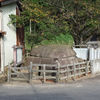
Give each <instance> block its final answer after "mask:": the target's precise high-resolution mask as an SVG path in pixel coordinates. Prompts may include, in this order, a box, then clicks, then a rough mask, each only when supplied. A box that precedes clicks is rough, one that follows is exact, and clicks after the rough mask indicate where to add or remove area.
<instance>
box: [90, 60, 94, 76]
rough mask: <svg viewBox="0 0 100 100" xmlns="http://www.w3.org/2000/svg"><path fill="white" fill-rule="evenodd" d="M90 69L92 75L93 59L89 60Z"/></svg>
mask: <svg viewBox="0 0 100 100" xmlns="http://www.w3.org/2000/svg"><path fill="white" fill-rule="evenodd" d="M90 70H91V74H92V75H93V61H92V60H91V61H90Z"/></svg>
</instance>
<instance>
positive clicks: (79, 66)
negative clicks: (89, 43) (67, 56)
mask: <svg viewBox="0 0 100 100" xmlns="http://www.w3.org/2000/svg"><path fill="white" fill-rule="evenodd" d="M80 68H81V65H80V64H79V73H81V69H80ZM79 77H81V75H79Z"/></svg>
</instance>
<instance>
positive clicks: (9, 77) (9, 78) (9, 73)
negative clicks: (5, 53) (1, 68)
mask: <svg viewBox="0 0 100 100" xmlns="http://www.w3.org/2000/svg"><path fill="white" fill-rule="evenodd" d="M7 74H8V75H7V82H8V83H9V82H10V81H11V68H10V63H9V64H8V71H7Z"/></svg>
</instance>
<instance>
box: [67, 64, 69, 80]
mask: <svg viewBox="0 0 100 100" xmlns="http://www.w3.org/2000/svg"><path fill="white" fill-rule="evenodd" d="M68 73H69V69H68V66H67V82H69V74H68Z"/></svg>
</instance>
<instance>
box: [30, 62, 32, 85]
mask: <svg viewBox="0 0 100 100" xmlns="http://www.w3.org/2000/svg"><path fill="white" fill-rule="evenodd" d="M31 82H32V62H30V83H31Z"/></svg>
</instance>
